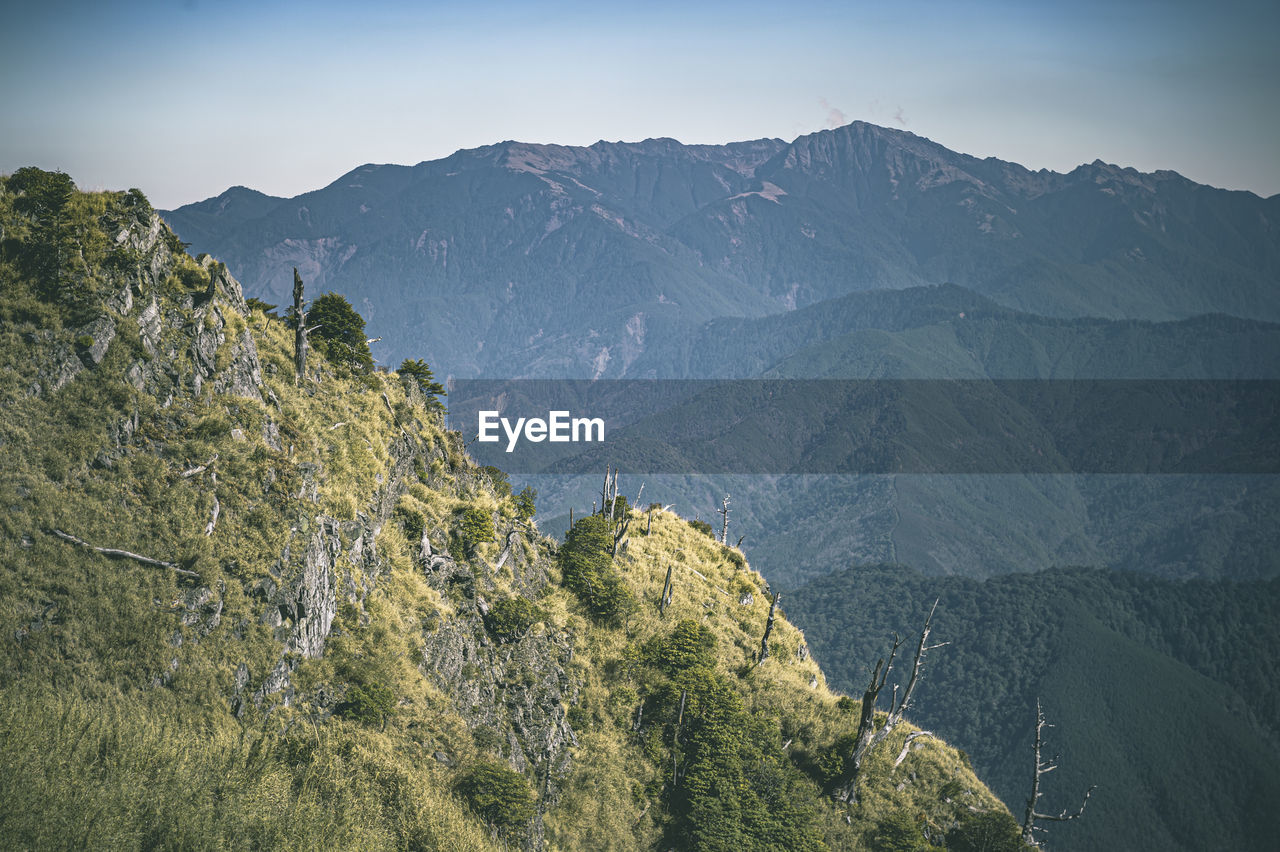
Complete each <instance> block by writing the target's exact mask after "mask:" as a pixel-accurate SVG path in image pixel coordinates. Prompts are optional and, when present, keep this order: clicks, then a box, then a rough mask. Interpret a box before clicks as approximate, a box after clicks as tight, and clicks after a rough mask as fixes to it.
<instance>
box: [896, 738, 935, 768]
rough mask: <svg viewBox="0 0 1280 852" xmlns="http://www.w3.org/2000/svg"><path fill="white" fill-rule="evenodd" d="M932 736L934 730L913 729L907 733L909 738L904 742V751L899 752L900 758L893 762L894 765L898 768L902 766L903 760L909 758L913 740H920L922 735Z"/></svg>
mask: <svg viewBox="0 0 1280 852" xmlns="http://www.w3.org/2000/svg"><path fill="white" fill-rule="evenodd" d="M932 736H933V732H932V731H912V732H911V733H909V734H907V739H906V741H905V742H903V744H902V751H900V752H898V758H897V760H895V761H894V762H893V765H894V767H895V768H896V767H898V766H901V765H902V761H904V760H906V759H907V752H908V751H910V750H911V744H912V743H913V742H915V741H916V740H918V739H919V738H920V737H932Z"/></svg>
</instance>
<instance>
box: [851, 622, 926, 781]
mask: <svg viewBox="0 0 1280 852" xmlns="http://www.w3.org/2000/svg"><path fill="white" fill-rule="evenodd" d="M937 609H938V602H937V601H936V600H935V601H934V602H933V607H932V608H931V609H930V610H929V616H928V618H926V619H925V620H924V628H923V629H921V631H920V641H919V642H918V643H917V644H916V653H915V658H914V659H913V660H912V663H911V676H910V677H909V678H908V679H907V685H906V687H904V688H903V689H902V694H901V696H899V694H898V686H897V684H894V687H893V697H892V698H891V699H890V700H889V712H888V713H887V714H886V715H885V719H884V724H883V725H881V726H880V727H876V718H875V717H876V702H877V701H878V700H879V698H880V691H881V690H882V689H884V685H885V683H887V682H888V680H889V673H890V672H892V671H893V661H894V660H895V659H896V658H897V655H898V649H899V648H900V647H902V639H901V638H899V637H898V636H894V637H893V648H892V649H890V651H889V660H888V663H887V664H886V662H885V659H884V658H883V657H881V658H880V660H879V662H877V663H876V667H875V670H874V671H873V672H872V673H871V683H870V684H868V685H867V690H866V692H864V693H863V694H862V714H861V716H860V717H859V719H858V734H857V737H856V738H855V740H854V746H853V751H852V752H851V753H850V755H849V761H848V764H847V768H846V770H845V774H844V781H843V783H842V784H841V785H840V786H839V787H838V788H837V790H836V794H835V797H836V799H837V801H841V802H851V801H853V800H854V797H855V796H856V793H857V786H858V773H859V772H860V771H861V770H862V764H863V762H864V761H865V760H866V757H867V754H868V753H870V751H871V750H872V749H873V748H875V747H876V746H878V745H879V744H880V743H882V742H884V741H885V740H886V739H888V737H889V735H890V734H892V733H893V730H894V728H896V727H897V726H898V724H899V723H900V722H901V721H902V715H903V714H904V713H905V712H906V711H907V709H908V708H909V707H910V706H911V698H912V696H913V695H914V694H915V689H916V685H917V684H918V683H919V682H920V671H921V670H922V669H923V668H924V659H925V655H926V654H928V652H929V651H932V650H934V649H936V648H941V647H942V646H943V645H946V644H948V643H946V642H940V643H938V644H937V645H930V644H929V633H930V632H931V631H932V630H933V614H934V612H936V611H937Z"/></svg>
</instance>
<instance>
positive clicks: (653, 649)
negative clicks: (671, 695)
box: [644, 618, 716, 676]
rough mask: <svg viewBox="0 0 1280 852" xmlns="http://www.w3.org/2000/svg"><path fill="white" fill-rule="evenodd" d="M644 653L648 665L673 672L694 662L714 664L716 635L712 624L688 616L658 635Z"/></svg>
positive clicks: (695, 664)
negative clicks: (662, 634) (699, 621)
mask: <svg viewBox="0 0 1280 852" xmlns="http://www.w3.org/2000/svg"><path fill="white" fill-rule="evenodd" d="M644 657H645V662H646V663H647V664H648V665H651V666H653V667H654V668H656V669H658V670H659V671H661V672H662V673H663V674H666V675H669V676H674V675H676V674H678V673H679V672H682V671H685V670H686V669H691V668H693V667H694V666H714V665H715V662H716V637H715V634H714V633H712V632H711V630H710V628H708V627H706V626H705V625H702V624H699V623H697V622H696V621H693V620H691V619H687V618H686V619H683V620H682V621H680V623H678V624H677V625H676V626H675V627H674V628H672V630H671V632H670V633H669V634H668V635H666V636H657V637H654V638H653V639H652V640H651V641H650V642H649V645H648V646H647V647H646V648H645V655H644Z"/></svg>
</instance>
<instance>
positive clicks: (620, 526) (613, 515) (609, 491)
mask: <svg viewBox="0 0 1280 852" xmlns="http://www.w3.org/2000/svg"><path fill="white" fill-rule="evenodd" d="M639 493H640V494H643V493H644V484H643V483H641V485H640V492H639ZM636 499H639V495H637V497H636ZM600 514H601V515H604V516H605V517H606V518H607V519H608V521H609V531H610V532H611V533H612V535H613V541H612V543H611V544H610V546H609V555H610V556H617V555H618V545H619V544H621V543H622V540H623V539H624V538H625V537H626V535H627V530H629V529H630V528H631V513H630V512H627V511H623V512H622V513H621V516H619V515H618V471H617V470H614V469H613V468H612V467H606V468H605V473H604V486H603V487H602V488H601V489H600Z"/></svg>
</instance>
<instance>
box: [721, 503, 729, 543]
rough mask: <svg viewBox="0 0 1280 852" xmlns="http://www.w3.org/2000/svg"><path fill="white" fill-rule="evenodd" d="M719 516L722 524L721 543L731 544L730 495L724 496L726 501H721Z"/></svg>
mask: <svg viewBox="0 0 1280 852" xmlns="http://www.w3.org/2000/svg"><path fill="white" fill-rule="evenodd" d="M719 514H720V517H721V519H722V520H721V522H720V543H721V544H728V543H729V495H728V494H726V495H724V500H722V501H720V509H719Z"/></svg>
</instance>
